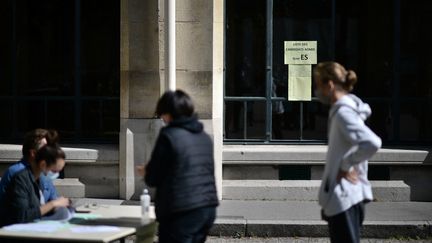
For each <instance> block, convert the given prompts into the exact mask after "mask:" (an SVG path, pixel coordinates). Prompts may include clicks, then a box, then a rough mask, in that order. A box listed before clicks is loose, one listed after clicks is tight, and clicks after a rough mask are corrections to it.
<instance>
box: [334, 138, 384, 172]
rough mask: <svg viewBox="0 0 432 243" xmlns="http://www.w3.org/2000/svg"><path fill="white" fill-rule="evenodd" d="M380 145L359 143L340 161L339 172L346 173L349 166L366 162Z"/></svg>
mask: <svg viewBox="0 0 432 243" xmlns="http://www.w3.org/2000/svg"><path fill="white" fill-rule="evenodd" d="M379 147H380V145H379V144H378V143H373V142H369V141H366V142H362V143H359V144H358V145H357V146H356V147H355V149H354V150H351V151H349V152H348V153H347V154H346V155H345V156H344V158H343V159H342V164H341V170H343V171H348V170H349V169H350V168H351V166H354V165H356V164H358V163H360V162H362V161H365V160H368V159H369V158H370V157H371V156H372V155H374V154H375V153H376V152H377V151H378V149H379Z"/></svg>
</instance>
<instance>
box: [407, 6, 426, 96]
mask: <svg viewBox="0 0 432 243" xmlns="http://www.w3.org/2000/svg"><path fill="white" fill-rule="evenodd" d="M401 5H402V6H401V34H400V37H401V65H400V70H399V72H400V79H401V80H400V91H401V95H402V96H416V97H429V98H432V60H431V58H430V57H431V56H432V46H431V45H430V43H431V42H432V32H431V31H430V17H431V13H432V2H431V1H401Z"/></svg>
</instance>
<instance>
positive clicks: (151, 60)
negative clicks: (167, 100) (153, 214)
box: [120, 0, 224, 199]
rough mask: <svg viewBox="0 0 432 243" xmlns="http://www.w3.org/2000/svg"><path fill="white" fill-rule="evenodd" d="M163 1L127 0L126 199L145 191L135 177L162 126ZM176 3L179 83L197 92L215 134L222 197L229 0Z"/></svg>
mask: <svg viewBox="0 0 432 243" xmlns="http://www.w3.org/2000/svg"><path fill="white" fill-rule="evenodd" d="M163 4H164V1H163V0H146V1H142V0H122V1H121V129H120V132H121V134H120V138H121V139H120V195H121V197H122V198H125V199H129V198H131V197H133V198H137V197H136V196H138V195H139V194H140V192H141V189H142V187H143V182H142V180H141V178H138V177H136V176H135V179H132V178H130V177H131V175H132V171H134V166H135V165H136V164H139V163H144V162H147V160H148V159H149V157H150V153H151V151H152V148H153V145H154V142H155V139H156V137H157V134H158V132H159V129H160V126H161V124H160V122H159V120H157V119H153V113H154V109H155V104H156V102H157V100H158V98H159V95H160V94H161V93H163V91H164V90H165V89H164V85H163V84H164V80H163V79H164V75H163V74H164V71H165V70H164V28H163V27H164V26H163V25H164V14H163V11H162V10H163V9H164V6H163ZM176 5H177V6H176V56H177V58H176V63H177V70H176V75H177V88H178V89H182V90H184V91H186V92H187V93H188V94H190V95H191V97H192V99H193V100H194V102H195V108H196V112H197V113H198V116H199V118H200V119H201V121H202V122H203V123H204V126H205V130H206V131H207V132H208V133H209V134H210V135H211V136H212V137H213V141H214V151H215V161H216V164H215V168H216V172H215V175H216V178H217V184H218V192H219V197H220V198H221V195H222V190H221V189H222V127H223V126H222V119H223V118H222V115H223V55H224V53H223V38H224V37H223V29H224V28H223V0H212V1H203V0H178V1H177V2H176ZM159 13H160V14H159ZM158 14H159V15H158ZM131 148H133V151H130V149H131ZM131 153H132V154H133V156H130V154H131ZM133 188H134V189H133ZM134 195H135V196H134Z"/></svg>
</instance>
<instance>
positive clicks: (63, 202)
mask: <svg viewBox="0 0 432 243" xmlns="http://www.w3.org/2000/svg"><path fill="white" fill-rule="evenodd" d="M52 202H53V206H54V208H59V207H67V206H69V204H70V201H69V199H68V198H65V197H60V198H57V199H56V200H53V201H52Z"/></svg>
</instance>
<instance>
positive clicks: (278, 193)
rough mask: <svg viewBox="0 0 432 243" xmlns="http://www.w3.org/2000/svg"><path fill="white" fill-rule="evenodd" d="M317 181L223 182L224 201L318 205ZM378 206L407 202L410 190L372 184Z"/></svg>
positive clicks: (383, 183) (395, 183) (398, 183)
mask: <svg viewBox="0 0 432 243" xmlns="http://www.w3.org/2000/svg"><path fill="white" fill-rule="evenodd" d="M320 184H321V181H319V180H287V181H279V180H226V181H223V192H222V193H223V195H222V197H223V199H224V200H262V201H267V200H268V201H317V197H318V196H317V195H318V191H319V188H320ZM371 184H372V188H373V194H374V199H375V200H376V201H379V202H407V201H410V187H409V186H408V185H407V184H405V183H404V182H403V181H371Z"/></svg>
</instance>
